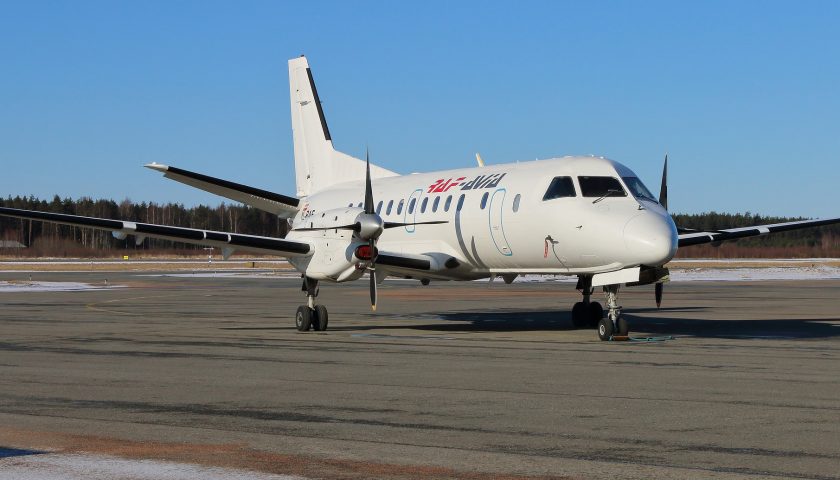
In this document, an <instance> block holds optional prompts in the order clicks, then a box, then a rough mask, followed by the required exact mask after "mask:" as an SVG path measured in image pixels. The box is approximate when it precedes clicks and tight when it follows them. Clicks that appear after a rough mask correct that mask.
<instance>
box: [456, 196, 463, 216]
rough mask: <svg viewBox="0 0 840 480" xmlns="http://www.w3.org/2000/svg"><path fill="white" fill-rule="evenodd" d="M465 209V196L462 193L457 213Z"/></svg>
mask: <svg viewBox="0 0 840 480" xmlns="http://www.w3.org/2000/svg"><path fill="white" fill-rule="evenodd" d="M463 207H464V194H463V193H462V194H461V196H460V197H458V206H457V207H456V208H455V209H456V210H457V211H459V212H460V211H461V208H463Z"/></svg>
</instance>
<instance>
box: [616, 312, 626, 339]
mask: <svg viewBox="0 0 840 480" xmlns="http://www.w3.org/2000/svg"><path fill="white" fill-rule="evenodd" d="M615 323H616V324H617V325H616V326H617V327H618V331H617V332H616V333H615V334H616V335H620V336H622V337H626V336H627V334H628V333H629V332H630V329H629V327H628V326H627V320H626V319H625V318H624V317H618V321H617V322H615Z"/></svg>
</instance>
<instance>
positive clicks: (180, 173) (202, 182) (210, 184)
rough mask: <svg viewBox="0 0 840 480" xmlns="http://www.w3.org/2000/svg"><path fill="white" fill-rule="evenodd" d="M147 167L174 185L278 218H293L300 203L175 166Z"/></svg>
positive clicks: (290, 198) (155, 164) (153, 165)
mask: <svg viewBox="0 0 840 480" xmlns="http://www.w3.org/2000/svg"><path fill="white" fill-rule="evenodd" d="M146 168H150V169H152V170H157V171H158V172H161V173H163V176H164V177H166V178H169V179H171V180H175V181H176V182H180V183H183V184H185V185H189V186H191V187H195V188H198V189H199V190H204V191H205V192H210V193H213V194H216V195H219V196H222V197H225V198H229V199H231V200H234V201H237V202H241V203H244V204H245V205H249V206H252V207H254V208H257V209H259V210H263V211H265V212H269V213H273V214H275V215H277V216H278V217H283V218H290V217H293V216H294V215H295V213H297V211H298V205H299V204H300V200H299V199H297V198H295V197H289V196H286V195H281V194H279V193H274V192H269V191H267V190H262V189H259V188H254V187H249V186H247V185H242V184H239V183H234V182H231V181H228V180H222V179H221V178H215V177H210V176H208V175H202V174H200V173H195V172H190V171H189V170H184V169H181V168H177V167H170V166H167V165H161V164H158V163H150V164H148V165H146Z"/></svg>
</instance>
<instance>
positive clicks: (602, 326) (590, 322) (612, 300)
mask: <svg viewBox="0 0 840 480" xmlns="http://www.w3.org/2000/svg"><path fill="white" fill-rule="evenodd" d="M618 287H619V285H605V286H604V294H605V296H606V303H607V312H606V313H607V316H606V317H604V308H603V307H602V306H601V304H600V303H598V302H593V301H591V297H592V293H593V292H594V291H595V289H594V288H593V287H592V276H591V275H580V276H578V283H577V289H578V290H579V291H580V293H581V294H582V295H583V301H581V302H577V303H575V304H574V306H573V307H572V324H573V325H574V326H575V328H587V327H588V328H596V329H597V330H598V338H600V339H601V340H609V339H610V338H612V337H614V336H627V332H628V327H627V320H626V319H624V317H622V315H621V306H619V305H618Z"/></svg>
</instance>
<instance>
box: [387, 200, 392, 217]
mask: <svg viewBox="0 0 840 480" xmlns="http://www.w3.org/2000/svg"><path fill="white" fill-rule="evenodd" d="M393 206H394V201H393V200H388V208H386V209H385V215H390V214H391V207H393Z"/></svg>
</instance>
